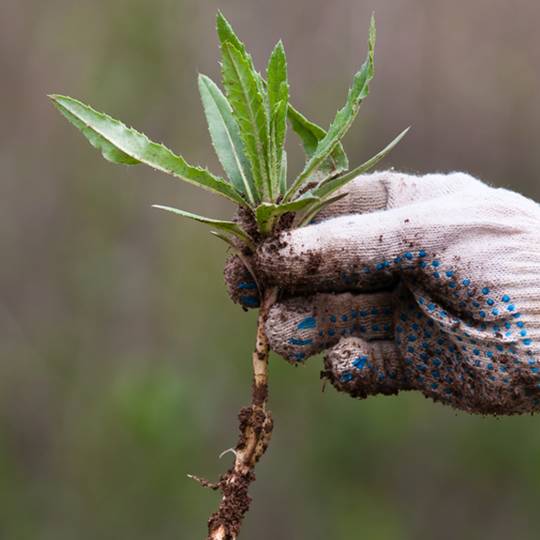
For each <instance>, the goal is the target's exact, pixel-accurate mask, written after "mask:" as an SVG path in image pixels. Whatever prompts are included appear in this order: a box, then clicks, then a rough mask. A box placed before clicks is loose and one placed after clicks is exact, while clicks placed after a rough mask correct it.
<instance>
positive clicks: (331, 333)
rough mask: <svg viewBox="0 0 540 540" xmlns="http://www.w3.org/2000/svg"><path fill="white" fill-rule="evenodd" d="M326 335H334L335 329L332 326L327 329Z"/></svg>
mask: <svg viewBox="0 0 540 540" xmlns="http://www.w3.org/2000/svg"><path fill="white" fill-rule="evenodd" d="M328 335H329V336H335V335H336V331H335V330H334V329H333V328H330V330H328Z"/></svg>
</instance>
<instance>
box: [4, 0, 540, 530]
mask: <svg viewBox="0 0 540 540" xmlns="http://www.w3.org/2000/svg"><path fill="white" fill-rule="evenodd" d="M218 7H219V8H221V9H223V11H224V12H225V13H226V14H227V16H228V17H229V18H230V19H231V20H232V21H233V22H234V23H235V27H236V28H237V29H238V31H239V33H241V35H242V36H243V38H244V39H245V41H246V42H247V43H249V44H250V49H253V53H254V56H255V61H256V63H257V64H258V65H262V61H263V59H264V58H265V57H267V56H268V54H269V52H270V50H271V47H272V45H273V43H275V41H276V40H277V39H278V38H279V37H282V38H283V40H284V43H285V46H286V47H287V51H288V61H289V72H290V79H291V88H292V89H293V95H292V96H291V99H294V102H295V103H297V104H298V107H299V108H300V109H301V110H302V111H305V112H306V114H309V116H310V117H313V118H314V120H316V121H317V122H318V123H320V124H322V125H327V124H328V123H329V121H330V119H331V117H332V115H333V113H334V112H335V110H334V107H335V104H336V103H341V102H342V101H343V98H344V95H345V92H346V89H347V86H348V84H349V82H350V74H351V72H352V71H353V70H354V69H355V68H356V67H357V62H358V58H359V55H361V54H363V51H364V50H365V45H364V43H365V31H364V29H365V28H366V25H367V21H368V20H369V16H370V14H371V11H372V10H373V9H375V10H376V13H377V19H378V29H379V35H380V41H379V48H378V51H377V63H378V64H377V65H378V70H377V78H376V81H375V84H374V86H373V89H372V90H373V95H372V97H371V98H370V100H369V102H367V103H366V107H365V109H364V110H363V111H362V113H361V115H360V117H359V119H358V129H356V130H354V131H353V132H351V134H350V135H349V136H348V137H347V140H346V142H345V144H346V146H347V148H348V149H349V154H350V157H351V160H355V161H358V162H359V160H360V159H361V156H366V155H370V154H372V153H374V152H375V151H377V150H378V149H379V148H380V147H382V146H384V144H385V142H386V141H387V140H390V139H391V137H392V136H393V135H394V130H395V127H396V126H402V125H403V126H405V125H409V124H413V126H414V130H413V131H412V132H411V133H410V134H409V136H408V137H407V141H406V143H403V144H402V145H400V146H398V148H396V150H395V151H394V153H393V154H392V155H391V157H390V159H389V160H388V162H387V164H388V165H390V164H391V165H394V166H395V167H396V168H404V169H406V170H412V171H416V170H418V171H429V170H452V169H464V170H468V171H469V172H471V173H473V174H476V175H479V176H481V177H483V178H484V179H488V180H489V181H491V182H492V183H495V184H498V185H501V186H507V187H511V188H513V189H517V190H520V191H522V192H524V193H525V194H527V195H529V196H533V197H535V198H536V199H537V200H538V199H540V184H539V183H538V181H537V175H538V170H540V154H539V153H538V152H537V148H538V147H539V145H540V128H539V126H540V122H539V119H540V102H538V100H537V99H536V95H537V93H538V88H539V87H540V72H539V71H538V65H539V64H540V58H539V54H540V53H539V51H540V35H539V34H538V32H537V28H536V26H537V21H538V17H539V16H540V6H539V5H538V3H536V2H533V1H532V0H520V1H518V2H516V3H509V2H504V1H503V0H495V1H494V0H489V1H488V0H480V1H478V2H474V3H470V2H466V1H465V0H459V1H456V2H452V3H448V2H443V1H442V0H435V1H431V2H429V3H426V2H422V1H421V0H400V1H398V2H396V1H394V0H392V1H390V0H385V1H382V0H377V1H376V2H373V3H372V4H359V3H358V2H353V1H352V0H337V1H336V2H333V3H328V2H322V1H318V0H317V1H311V2H307V0H306V1H304V0H302V1H298V2H294V3H291V2H284V1H283V0H276V1H275V2H272V3H268V2H262V1H258V0H257V1H254V2H249V3H248V2H245V1H240V0H235V1H231V2H227V3H224V2H207V3H204V2H195V1H175V2H173V1H172V0H156V1H155V2H152V3H151V4H150V3H148V2H143V1H142V0H137V1H129V2H128V1H127V0H118V1H117V0H108V1H105V0H96V1H94V2H76V3H73V2H68V1H67V0H53V1H52V2H46V3H43V2H37V1H35V0H29V1H27V2H20V1H16V0H7V2H6V1H5V2H4V3H3V4H2V17H0V25H1V31H0V62H1V63H2V85H1V88H0V92H1V93H2V97H3V99H2V104H3V106H2V128H0V129H1V135H0V141H1V144H0V167H1V170H2V175H1V181H0V253H1V254H2V256H3V258H2V264H1V265H0V501H1V502H2V504H1V505H0V537H1V538H9V539H17V540H19V539H20V540H26V539H28V540H35V539H36V538H38V539H40V540H42V539H43V540H49V539H50V540H53V539H54V540H63V539H66V540H68V539H69V540H71V539H73V538H76V539H77V540H86V539H88V540H90V539H92V540H94V539H95V538H96V537H99V538H102V539H104V540H108V539H111V540H112V539H114V540H119V539H128V538H129V539H130V540H138V539H140V540H143V539H145V540H146V539H147V538H148V537H150V536H151V537H152V538H155V539H163V540H165V539H167V540H169V539H171V538H178V537H179V535H180V537H181V538H186V539H191V538H202V537H204V531H205V526H204V525H205V519H206V517H207V512H208V509H209V508H212V507H213V506H214V503H215V494H213V493H209V492H206V491H204V490H201V489H200V488H199V487H198V486H197V485H196V484H194V483H192V482H190V481H188V480H187V479H186V477H185V474H186V473H188V472H191V473H199V474H203V475H206V476H209V477H215V476H216V475H217V474H218V473H219V472H220V471H221V470H222V469H223V463H220V462H219V461H218V460H217V456H216V450H217V449H225V448H228V447H230V446H231V444H232V443H233V442H234V441H232V440H231V433H232V432H233V431H234V429H235V422H234V417H233V416H234V415H233V414H231V413H233V412H234V411H236V410H238V408H239V407H240V405H241V404H242V403H243V402H245V401H246V399H247V398H248V396H247V394H246V395H245V396H242V395H241V392H242V389H243V388H244V387H245V383H246V382H247V380H248V379H249V372H250V366H249V362H248V361H246V359H248V358H249V354H250V351H251V336H252V332H253V328H254V324H255V321H254V314H251V313H250V314H244V313H243V312H242V311H241V310H239V309H238V308H237V307H236V306H233V305H231V304H230V303H229V300H228V299H227V297H226V293H225V291H224V289H223V287H222V286H221V281H220V280H221V277H220V276H221V268H222V263H223V258H224V247H223V246H221V245H220V244H219V243H218V242H217V241H216V242H215V243H214V244H213V248H212V249H208V247H209V245H210V246H212V244H211V241H208V240H207V231H206V230H205V229H204V228H200V227H199V226H198V225H196V224H190V223H184V224H182V226H179V225H178V223H175V221H174V220H167V219H163V217H162V216H160V215H159V214H158V213H157V212H155V211H153V210H151V208H150V204H151V203H153V202H155V201H158V200H159V201H171V203H172V204H174V205H175V206H182V207H183V208H187V209H191V210H193V211H202V210H204V211H205V212H211V214H212V215H216V216H219V217H223V218H225V219H226V218H229V217H230V215H231V208H232V207H231V206H229V205H228V204H226V203H222V202H221V201H217V200H212V201H210V203H209V198H208V197H207V196H206V195H205V194H199V193H197V190H195V189H192V188H191V187H189V186H186V187H184V186H182V185H179V183H174V182H170V181H169V180H168V179H167V178H165V177H164V176H161V177H160V176H159V175H156V174H154V173H150V172H148V171H145V170H144V169H140V170H128V171H126V170H125V169H122V168H118V167H112V166H111V165H110V164H107V163H105V162H101V161H100V160H98V159H96V155H95V151H94V150H93V149H91V148H89V147H87V146H85V145H83V144H81V141H80V139H78V138H76V137H74V136H73V132H72V131H70V130H68V129H66V126H65V125H64V123H63V122H61V121H60V120H59V119H58V117H57V114H56V113H55V112H54V111H53V110H52V109H51V107H50V106H49V104H48V103H46V100H45V99H44V96H45V94H47V93H50V92H51V91H54V90H55V89H58V88H62V89H65V90H66V92H67V93H69V94H72V95H77V96H80V97H81V98H82V99H84V100H87V101H91V102H92V103H94V104H95V105H96V107H98V108H100V109H104V110H110V111H115V114H117V115H118V117H121V118H129V119H130V121H131V122H132V123H133V125H136V126H138V127H140V128H141V129H142V130H144V131H145V132H147V133H148V134H149V135H150V136H152V137H153V138H154V139H156V138H158V139H159V138H163V140H166V141H167V142H168V143H169V144H170V145H171V147H172V148H173V149H174V150H177V151H178V150H182V152H183V153H184V154H185V156H186V158H188V159H189V160H190V161H191V162H196V163H197V162H198V163H208V164H209V165H211V166H212V168H213V169H214V170H219V169H218V167H219V164H218V163H217V160H215V158H214V157H213V156H212V152H211V150H210V146H209V139H208V135H207V133H206V129H205V126H204V119H203V113H202V111H201V109H200V105H199V98H198V95H197V87H196V83H195V75H196V73H197V72H198V71H200V72H204V73H208V74H209V75H211V76H212V77H213V78H217V77H218V73H219V68H218V66H217V63H216V61H215V58H216V57H215V51H216V46H217V40H216V38H215V37H214V33H213V28H212V25H209V24H208V21H210V20H212V18H213V15H214V13H215V11H216V9H217V8H218ZM201 46H202V50H201V52H200V54H198V55H194V53H193V51H194V49H195V48H197V49H199V48H201ZM343 51H347V54H346V55H345V58H344V59H343V58H342V56H343ZM140 96H144V97H145V98H146V99H147V101H149V102H150V103H149V104H148V106H147V107H146V108H145V109H144V110H141V109H140V107H139V105H140ZM171 109H172V110H177V111H178V114H168V113H167V111H168V110H171ZM362 123H363V125H362ZM367 133H369V138H367V137H366V134H367ZM356 152H358V154H357V155H358V158H357V157H356ZM289 156H290V166H291V170H293V171H294V170H296V171H298V170H299V169H300V166H301V148H300V147H299V145H296V143H295V144H292V145H290V148H289ZM203 243H204V246H205V249H204V250H199V249H198V246H199V245H203ZM209 310H210V311H209ZM209 336H211V338H210V337H209ZM319 370H320V361H319V360H317V359H313V360H311V361H310V362H309V363H308V365H307V366H306V367H305V368H304V369H293V368H291V367H290V366H288V365H286V364H285V363H284V362H283V361H281V360H279V359H277V358H276V359H275V361H272V366H271V377H272V381H271V382H272V396H271V397H272V404H273V405H272V409H273V411H274V415H275V418H276V422H277V423H278V424H279V429H278V430H276V433H275V436H274V439H273V443H272V445H273V448H272V451H271V452H269V453H268V455H267V456H266V457H265V460H264V461H263V462H262V463H261V466H260V469H259V471H258V482H257V483H256V484H255V486H254V488H255V489H254V494H253V495H254V500H255V502H254V504H253V509H252V513H251V514H250V515H249V517H248V519H247V520H246V528H245V531H244V535H245V537H246V538H250V537H253V536H255V535H257V537H258V538H260V539H261V540H267V539H268V540H270V539H272V540H273V539H274V538H279V537H283V538H299V539H302V538H314V539H315V538H316V539H319V538H321V539H323V538H336V539H339V540H349V539H350V540H353V539H357V538H359V537H364V538H369V539H370V540H408V539H414V540H432V539H433V538H437V539H441V540H445V539H448V540H450V539H452V540H453V539H455V538H462V539H465V540H468V539H471V540H473V539H474V540H479V539H480V540H481V539H487V538H489V539H490V540H493V539H501V540H502V539H507V538H518V539H519V540H528V539H536V538H538V535H539V533H540V529H539V527H538V525H537V524H535V522H534V516H535V511H536V508H535V506H536V501H537V500H538V497H539V496H540V458H539V457H538V456H539V455H540V453H539V450H540V430H538V429H537V424H538V419H537V418H534V417H533V418H530V417H522V418H512V419H501V420H497V419H482V418H474V417H468V416H466V415H464V414H457V413H454V412H453V411H450V410H448V409H445V408H443V407H442V406H437V405H434V404H432V403H431V402H428V401H427V400H424V398H422V397H421V396H415V395H402V396H399V398H384V397H382V398H376V399H370V400H368V401H365V402H355V401H353V400H351V399H350V398H347V397H346V396H341V395H338V394H337V393H335V392H334V391H333V390H332V389H331V388H327V389H326V391H325V393H321V385H320V381H319V379H318V372H319ZM223 459H228V458H227V457H225V458H223ZM212 467H213V469H212ZM291 478H294V480H295V481H294V482H291ZM441 524H443V526H442V527H441Z"/></svg>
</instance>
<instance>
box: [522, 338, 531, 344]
mask: <svg viewBox="0 0 540 540" xmlns="http://www.w3.org/2000/svg"><path fill="white" fill-rule="evenodd" d="M531 343H532V339H530V338H527V339H524V340H523V345H530V344H531Z"/></svg>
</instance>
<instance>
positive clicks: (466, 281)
mask: <svg viewBox="0 0 540 540" xmlns="http://www.w3.org/2000/svg"><path fill="white" fill-rule="evenodd" d="M461 283H463V285H465V287H468V286H469V285H470V284H471V280H470V279H464V280H463V281H462V282H461Z"/></svg>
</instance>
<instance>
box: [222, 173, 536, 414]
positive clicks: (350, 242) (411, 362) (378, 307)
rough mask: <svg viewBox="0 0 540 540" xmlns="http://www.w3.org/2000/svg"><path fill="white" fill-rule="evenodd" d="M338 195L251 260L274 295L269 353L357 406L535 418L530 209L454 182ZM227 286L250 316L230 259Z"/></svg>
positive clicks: (244, 278)
mask: <svg viewBox="0 0 540 540" xmlns="http://www.w3.org/2000/svg"><path fill="white" fill-rule="evenodd" d="M346 191H347V192H348V193H349V195H348V196H347V197H345V198H343V199H341V200H340V201H338V202H336V203H334V204H333V205H331V206H330V207H328V208H327V209H326V210H325V211H323V212H322V213H320V214H319V215H318V216H317V218H316V223H314V224H312V225H309V226H307V227H303V228H300V229H295V230H292V231H287V232H284V233H282V234H281V235H280V236H279V237H278V238H277V239H273V240H269V241H267V242H266V243H264V244H263V245H262V246H261V247H260V248H259V250H258V252H257V253H256V254H255V255H254V257H253V263H254V266H255V267H256V269H257V272H258V274H259V276H260V278H261V279H262V281H263V282H264V283H265V285H267V286H277V287H278V288H279V290H280V293H281V297H280V299H279V301H278V303H276V304H275V305H274V306H273V307H272V308H271V309H270V312H269V314H268V318H267V321H266V333H267V335H268V338H269V341H270V346H271V348H272V350H273V351H275V352H276V353H278V354H280V355H282V356H283V357H284V358H286V359H287V360H289V361H290V362H294V363H299V362H304V361H305V360H306V359H307V358H309V357H310V356H312V355H314V354H317V353H319V352H321V351H324V353H325V359H324V363H325V370H324V372H323V374H324V375H325V376H326V377H327V378H328V379H329V380H330V381H331V382H332V384H333V385H334V386H335V387H336V388H337V389H338V390H341V391H344V392H347V393H349V394H350V395H352V396H354V397H361V398H364V397H367V396H368V395H374V394H396V393H398V392H399V391H401V390H420V391H421V392H422V393H423V394H424V395H425V396H427V397H430V398H432V399H434V400H435V401H441V402H443V403H445V404H449V405H452V406H453V407H456V408H459V409H462V410H465V411H468V412H473V413H484V414H514V413H523V412H533V411H536V410H539V409H540V363H539V362H538V358H539V343H540V341H539V340H540V206H539V205H538V204H537V203H535V202H534V201H532V200H530V199H527V198H525V197H523V196H521V195H519V194H517V193H514V192H511V191H508V190H505V189H495V188H492V187H489V186H487V185H486V184H484V183H482V182H480V181H478V180H476V179H474V178H472V177H471V176H469V175H466V174H462V173H453V174H449V175H439V174H430V175H426V176H423V177H417V176H409V175H405V174H400V173H395V172H382V173H375V174H372V175H366V176H362V177H359V178H358V179H357V180H355V181H354V182H352V183H351V184H349V185H348V186H347V187H346ZM225 274H226V282H227V285H228V288H229V292H230V294H231V297H232V298H233V300H235V301H237V302H239V303H241V304H243V305H244V306H246V307H256V306H257V304H258V297H257V288H256V286H255V284H254V283H253V280H252V279H251V278H250V275H249V273H248V272H247V271H246V269H245V268H244V267H243V266H242V264H241V263H240V261H239V260H238V259H237V258H231V259H230V260H229V262H228V264H227V266H226V273H225Z"/></svg>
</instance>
